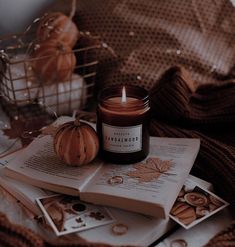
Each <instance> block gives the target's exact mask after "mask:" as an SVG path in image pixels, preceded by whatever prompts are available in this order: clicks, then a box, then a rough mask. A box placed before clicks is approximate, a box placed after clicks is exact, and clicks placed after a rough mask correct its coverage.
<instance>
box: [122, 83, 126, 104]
mask: <svg viewBox="0 0 235 247" xmlns="http://www.w3.org/2000/svg"><path fill="white" fill-rule="evenodd" d="M124 102H126V88H125V86H123V88H122V103H124Z"/></svg>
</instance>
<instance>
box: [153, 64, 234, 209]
mask: <svg viewBox="0 0 235 247" xmlns="http://www.w3.org/2000/svg"><path fill="white" fill-rule="evenodd" d="M150 95H151V100H152V102H151V104H152V106H151V107H152V119H151V125H150V134H151V135H156V136H167V137H189V138H190V137H195V138H200V139H201V148H200V152H199V155H198V157H197V159H196V163H195V165H194V167H193V171H192V173H193V174H195V175H197V176H199V177H201V178H203V179H205V180H207V181H209V182H211V183H212V184H213V185H214V186H215V190H216V192H217V193H218V194H219V195H220V196H222V197H223V198H224V199H226V200H227V201H229V202H230V203H231V206H232V208H233V209H234V208H235V197H234V194H235V140H234V139H235V138H234V123H235V98H234V95H235V83H234V81H233V80H230V81H227V82H225V83H223V84H220V85H219V86H217V85H210V84H208V85H204V86H203V87H201V88H200V87H199V88H196V87H194V83H193V80H192V79H191V78H190V76H189V74H188V73H187V71H186V70H184V69H183V68H180V67H172V68H170V69H169V70H168V71H166V72H165V73H164V74H163V76H162V77H161V78H160V80H159V82H158V83H156V85H155V86H154V87H153V88H152V89H151V91H150Z"/></svg>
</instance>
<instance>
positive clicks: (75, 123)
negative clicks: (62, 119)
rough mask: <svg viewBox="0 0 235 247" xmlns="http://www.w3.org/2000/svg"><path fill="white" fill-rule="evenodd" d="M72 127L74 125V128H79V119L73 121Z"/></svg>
mask: <svg viewBox="0 0 235 247" xmlns="http://www.w3.org/2000/svg"><path fill="white" fill-rule="evenodd" d="M74 125H75V126H80V125H81V123H80V119H79V118H76V119H75V120H74Z"/></svg>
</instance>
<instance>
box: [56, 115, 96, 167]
mask: <svg viewBox="0 0 235 247" xmlns="http://www.w3.org/2000/svg"><path fill="white" fill-rule="evenodd" d="M54 150H55V153H56V154H57V155H58V157H59V158H60V159H61V160H63V161H64V162H65V163H66V164H68V165H72V166H81V165H85V164H87V163H89V162H91V161H92V160H93V159H94V158H95V157H96V155H97V153H98V151H99V139H98V136H97V134H96V132H95V130H94V129H93V128H92V127H91V126H90V125H89V124H87V123H84V122H80V121H79V120H78V119H76V120H75V121H70V122H67V123H65V124H63V125H62V126H60V127H59V129H58V130H57V132H56V134H55V136H54Z"/></svg>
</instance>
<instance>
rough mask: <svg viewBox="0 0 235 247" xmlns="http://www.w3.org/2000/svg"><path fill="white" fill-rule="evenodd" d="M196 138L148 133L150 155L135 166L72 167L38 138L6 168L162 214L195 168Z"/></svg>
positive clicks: (99, 199)
mask: <svg viewBox="0 0 235 247" xmlns="http://www.w3.org/2000/svg"><path fill="white" fill-rule="evenodd" d="M199 146H200V141H199V140H198V139H183V138H182V139H180V138H158V137H151V139H150V153H149V156H148V157H147V158H146V159H145V160H144V161H142V162H140V163H138V164H130V165H114V164H108V163H104V162H103V161H101V160H98V159H97V160H95V161H94V162H92V163H91V164H88V165H85V166H81V167H70V166H67V165H65V164H64V163H63V162H62V161H60V160H59V158H57V156H56V155H55V153H54V150H53V138H52V137H51V136H50V135H46V136H40V137H39V138H37V139H35V140H34V141H33V142H32V143H31V144H30V145H29V146H28V147H27V148H25V149H24V150H23V151H22V152H21V153H19V155H17V156H16V157H15V159H13V160H11V161H10V162H9V163H8V164H7V166H6V168H4V169H5V174H6V175H7V176H10V177H12V178H14V179H18V180H21V181H24V182H26V183H30V184H32V185H35V186H38V187H41V188H44V189H48V190H51V191H55V192H59V193H64V194H69V195H73V196H76V195H79V196H80V199H81V200H83V201H85V202H91V203H95V204H100V205H106V206H113V207H118V208H121V209H125V210H131V211H134V212H138V213H143V214H147V215H151V216H155V217H160V218H166V217H167V216H168V214H169V212H170V209H171V207H172V205H173V203H174V201H175V199H176V197H177V195H178V193H179V191H180V189H181V187H182V186H183V184H184V182H185V180H186V178H187V177H188V174H189V172H190V170H191V168H192V166H193V163H194V161H195V158H196V156H197V153H198V151H199Z"/></svg>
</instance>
